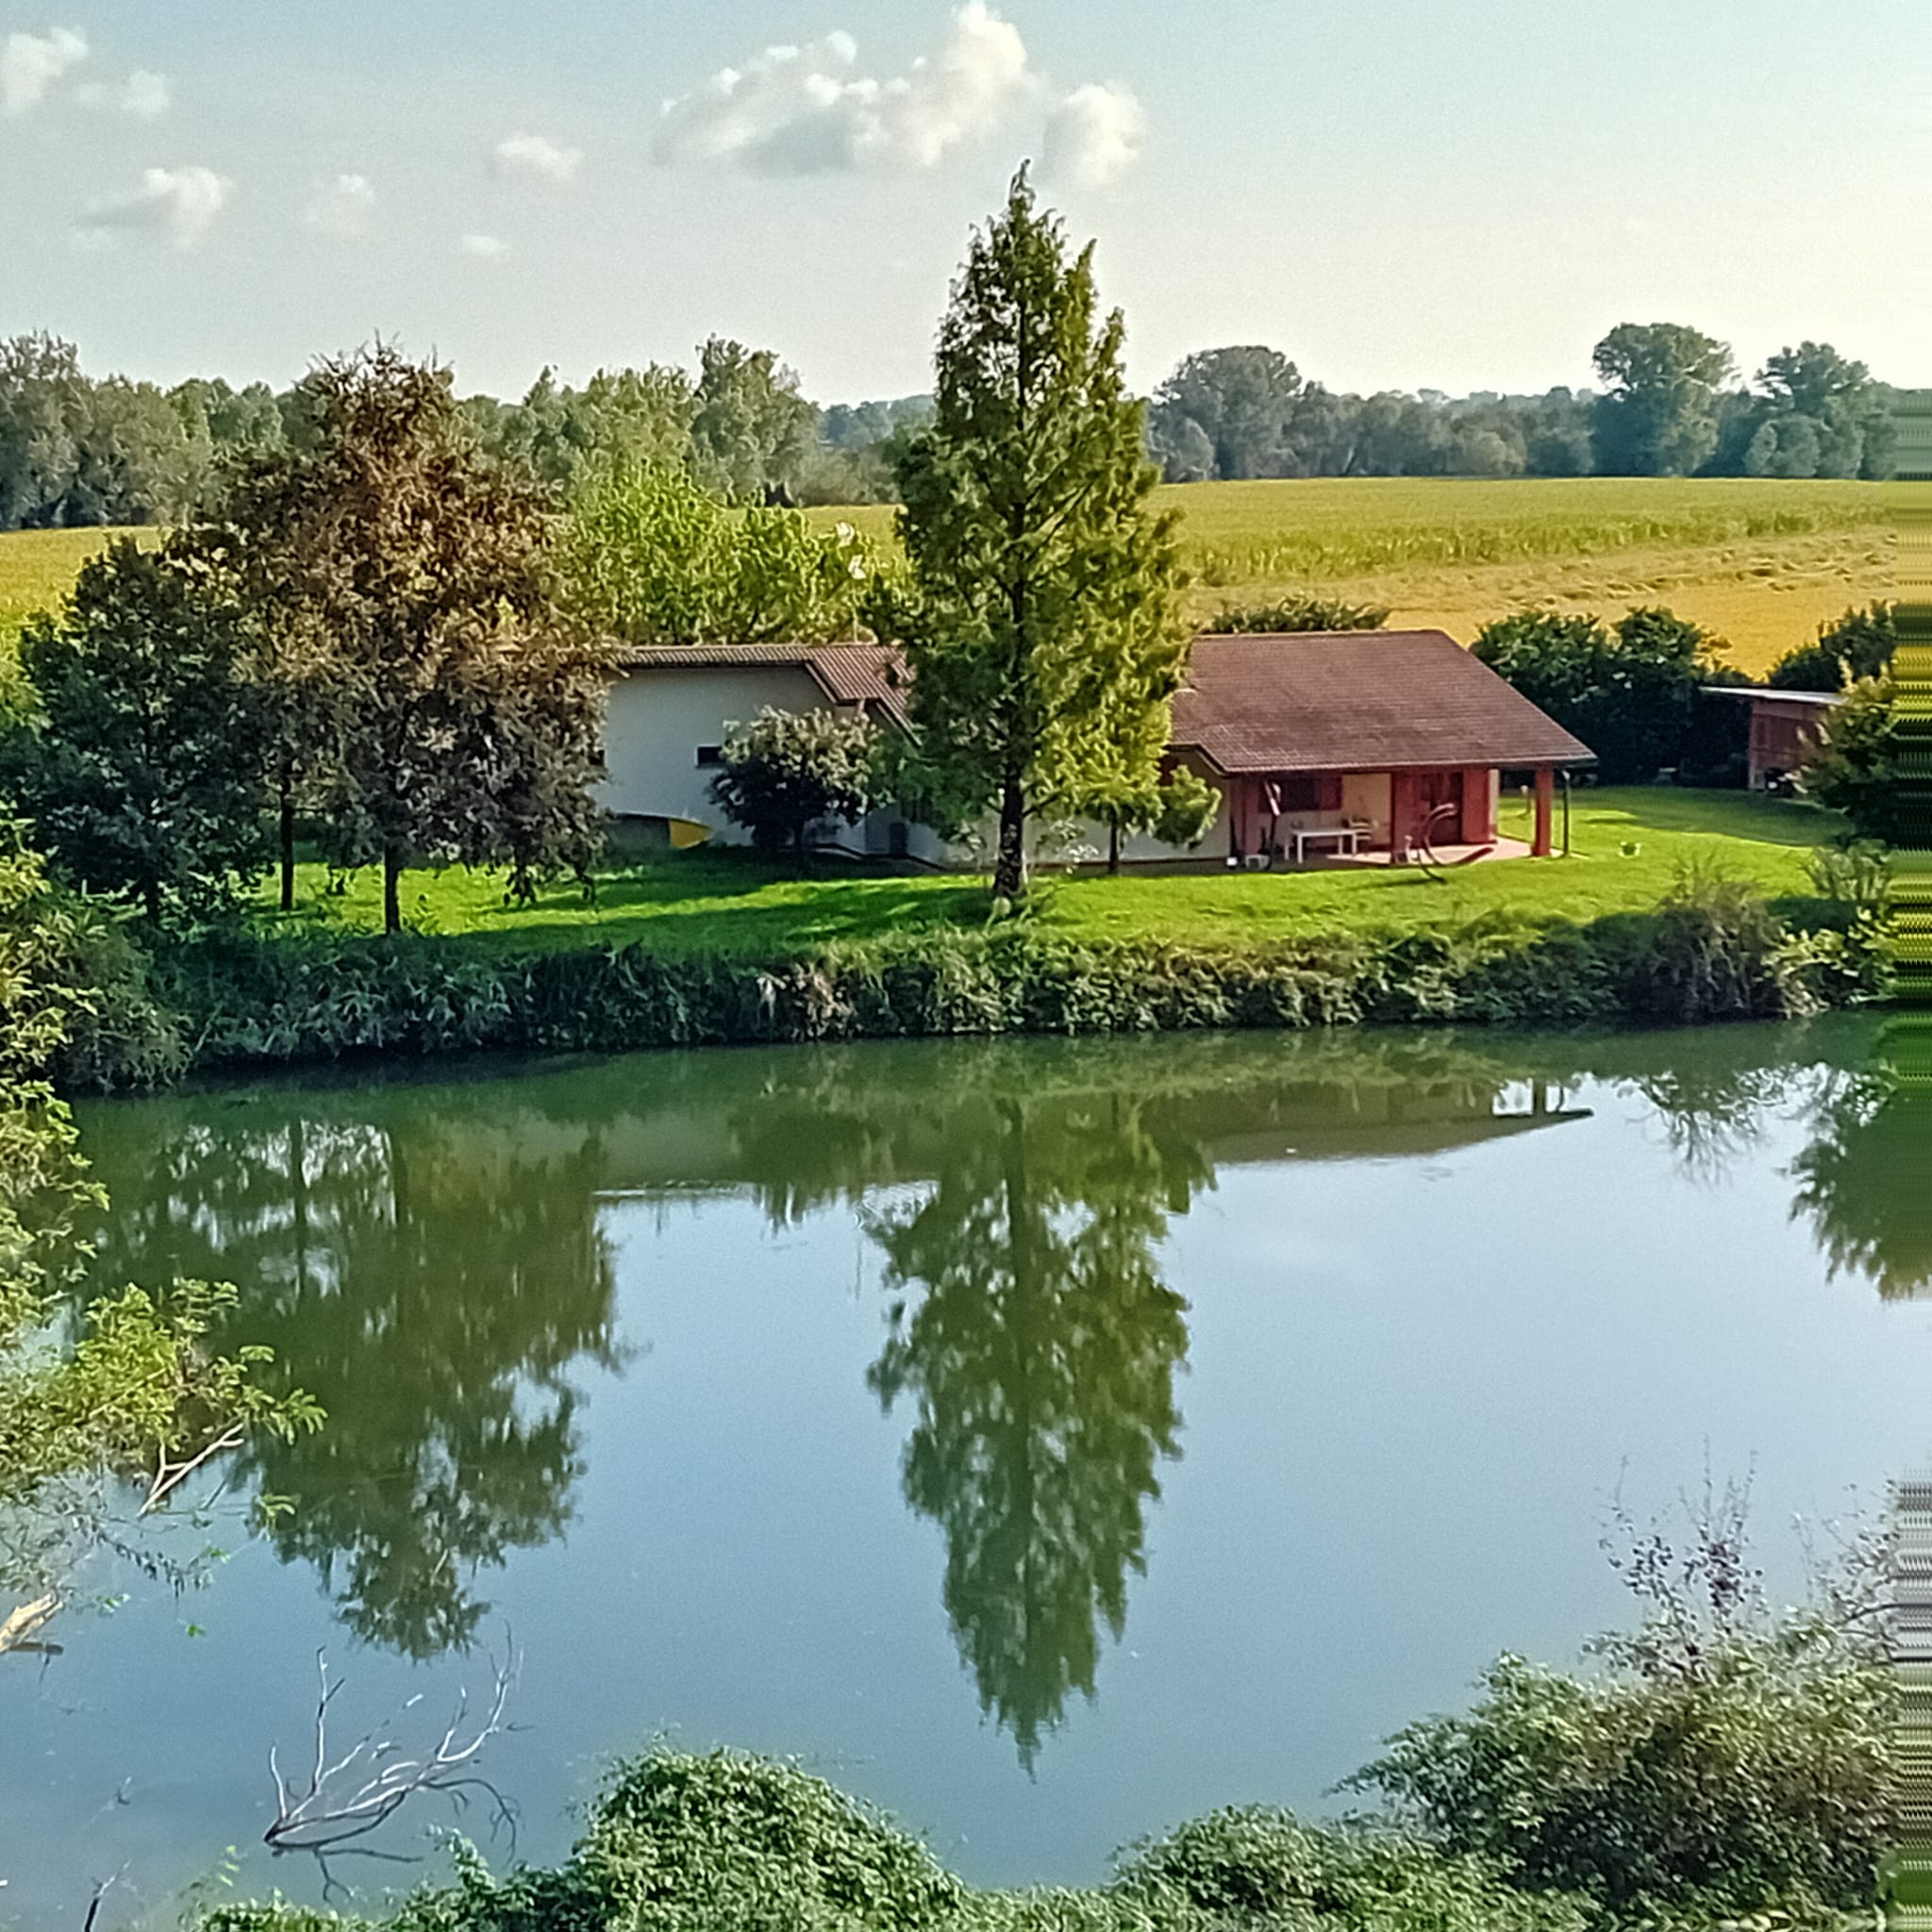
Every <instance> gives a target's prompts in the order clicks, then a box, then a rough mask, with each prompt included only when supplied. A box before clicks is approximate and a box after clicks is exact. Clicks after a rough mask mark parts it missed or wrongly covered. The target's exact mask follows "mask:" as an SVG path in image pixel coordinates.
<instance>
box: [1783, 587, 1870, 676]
mask: <svg viewBox="0 0 1932 1932" xmlns="http://www.w3.org/2000/svg"><path fill="white" fill-rule="evenodd" d="M1896 608H1897V607H1896V606H1894V605H1892V604H1890V603H1887V602H1885V601H1884V600H1883V599H1880V600H1878V601H1877V602H1874V603H1873V604H1869V605H1867V606H1866V607H1865V608H1862V609H1860V608H1857V607H1856V606H1855V607H1854V608H1851V609H1849V610H1847V611H1845V612H1844V613H1843V614H1842V615H1841V616H1839V617H1836V618H1832V619H1830V620H1829V621H1827V622H1826V623H1824V624H1821V625H1819V626H1818V640H1817V641H1816V642H1815V643H1809V644H1799V645H1797V646H1796V647H1795V648H1794V649H1792V650H1789V651H1787V652H1786V653H1785V654H1784V656H1783V657H1782V658H1779V659H1778V660H1777V662H1776V663H1775V664H1774V665H1773V666H1772V667H1771V670H1770V671H1769V672H1768V673H1767V674H1766V675H1765V680H1764V681H1765V682H1766V683H1767V684H1768V685H1770V686H1771V687H1772V688H1773V689H1774V690H1775V691H1842V690H1843V689H1844V688H1845V686H1846V685H1848V684H1853V683H1856V682H1857V680H1858V679H1860V678H1866V677H1883V676H1884V675H1886V673H1887V672H1888V671H1890V669H1891V654H1892V652H1893V651H1894V650H1896V649H1897V647H1898V625H1897V618H1896V614H1895V613H1896Z"/></svg>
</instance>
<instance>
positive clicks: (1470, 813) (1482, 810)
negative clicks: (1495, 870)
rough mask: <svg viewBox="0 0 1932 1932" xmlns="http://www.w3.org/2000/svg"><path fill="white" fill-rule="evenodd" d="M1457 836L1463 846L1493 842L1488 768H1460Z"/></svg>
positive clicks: (1480, 766) (1494, 826) (1483, 766)
mask: <svg viewBox="0 0 1932 1932" xmlns="http://www.w3.org/2000/svg"><path fill="white" fill-rule="evenodd" d="M1457 837H1458V838H1459V839H1460V840H1461V841H1462V842H1463V843H1464V844H1465V845H1488V844H1491V843H1493V842H1494V840H1495V837H1496V822H1495V819H1494V817H1493V816H1492V815H1491V811H1490V768H1489V766H1487V765H1465V766H1463V768H1462V823H1461V824H1460V825H1459V826H1458V827H1457Z"/></svg>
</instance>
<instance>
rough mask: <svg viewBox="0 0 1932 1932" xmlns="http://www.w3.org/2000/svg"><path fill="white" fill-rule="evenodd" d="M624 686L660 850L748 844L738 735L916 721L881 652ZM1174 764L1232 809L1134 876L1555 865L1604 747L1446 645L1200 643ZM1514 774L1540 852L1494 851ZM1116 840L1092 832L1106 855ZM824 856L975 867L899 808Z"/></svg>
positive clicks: (616, 774) (799, 651)
mask: <svg viewBox="0 0 1932 1932" xmlns="http://www.w3.org/2000/svg"><path fill="white" fill-rule="evenodd" d="M612 669H613V684H612V689H611V693H610V707H609V712H608V722H607V726H606V740H605V769H606V778H605V787H604V793H605V801H606V803H607V805H608V808H610V810H611V811H612V812H613V813H615V814H616V815H617V816H618V818H619V819H620V821H624V822H628V823H630V824H633V825H634V826H636V827H637V828H638V829H639V831H640V833H641V835H642V836H643V837H645V838H647V839H648V838H655V839H656V840H658V841H660V842H663V841H668V842H670V843H672V844H676V845H687V844H693V843H697V842H699V841H703V840H705V839H719V840H727V839H730V838H733V837H735V836H737V835H736V834H735V832H734V830H733V828H732V827H730V826H729V825H728V824H727V823H726V822H725V821H724V818H723V815H722V814H721V813H720V812H719V810H718V808H717V807H716V805H715V804H714V803H713V802H712V800H711V796H710V779H711V776H712V775H713V774H714V773H715V771H716V769H717V766H718V763H719V760H720V758H721V757H722V753H723V747H724V741H725V740H726V739H727V738H728V737H729V735H730V732H731V729H732V727H733V726H734V725H735V724H741V723H748V722H749V721H750V720H751V719H753V718H755V717H756V716H757V715H758V712H759V710H761V709H763V708H766V707H771V708H777V709H801V708H818V707H824V706H829V707H832V708H838V709H856V710H862V711H866V712H869V713H870V714H872V715H874V716H875V717H877V718H878V719H880V720H881V722H882V723H884V724H887V725H889V726H895V727H899V728H903V727H904V726H905V724H906V722H907V720H906V705H905V699H906V691H905V683H904V673H903V668H902V666H901V664H900V660H899V658H898V655H897V654H896V653H895V652H893V651H892V650H891V649H889V648H887V647H885V646H881V645H876V644H832V645H821V646H813V645H802V644H779V645H732V646H724V647H695V646H694V647H663V648H656V649H649V650H621V651H618V652H616V653H614V654H613V658H612ZM1169 757H1170V758H1171V759H1172V761H1173V762H1174V764H1175V765H1177V766H1186V767H1187V768H1188V769H1190V770H1191V771H1194V772H1196V773H1198V774H1200V775H1201V776H1203V777H1205V778H1206V779H1208V782H1209V783H1210V784H1212V785H1213V786H1214V787H1215V789H1216V790H1217V791H1219V792H1220V793H1221V800H1222V802H1221V808H1220V810H1219V812H1218V814H1217V816H1216V821H1215V824H1214V825H1213V827H1212V829H1211V830H1210V831H1209V833H1208V836H1207V838H1206V839H1205V840H1204V841H1203V842H1202V843H1201V844H1200V845H1199V846H1197V847H1195V848H1194V849H1193V850H1191V851H1182V850H1180V849H1178V848H1175V847H1172V846H1167V845H1163V844H1161V843H1159V842H1158V841H1155V840H1153V839H1149V838H1144V837H1142V838H1137V839H1133V840H1130V841H1127V843H1126V845H1125V846H1124V850H1123V853H1122V857H1123V858H1124V859H1125V860H1126V861H1127V862H1129V863H1162V864H1168V865H1173V864H1175V863H1181V862H1186V861H1193V862H1195V863H1200V862H1202V861H1204V860H1205V861H1207V862H1210V863H1219V864H1234V865H1241V866H1250V867H1266V866H1271V865H1276V864H1286V865H1305V864H1310V863H1316V862H1324V861H1334V860H1341V861H1354V862H1367V863H1389V862H1397V863H1401V862H1406V861H1407V860H1408V859H1410V858H1426V857H1429V856H1431V855H1435V856H1440V857H1445V858H1476V857H1490V856H1504V855H1506V854H1509V853H1512V852H1517V851H1527V852H1529V853H1531V854H1536V855H1544V854H1547V853H1549V852H1550V851H1551V850H1552V849H1553V840H1554V806H1555V799H1556V793H1557V780H1558V778H1559V777H1560V776H1563V775H1565V774H1569V773H1570V772H1572V771H1574V770H1576V769H1577V768H1579V767H1583V766H1587V765H1589V764H1591V762H1593V755H1592V753H1591V750H1590V748H1589V746H1587V745H1585V744H1584V743H1582V742H1581V741H1579V740H1577V739H1576V738H1574V736H1572V734H1571V733H1570V732H1568V731H1566V730H1564V729H1563V727H1562V726H1561V725H1559V724H1557V723H1556V721H1555V720H1554V719H1552V718H1551V717H1550V716H1549V715H1548V714H1547V713H1546V712H1544V711H1542V710H1541V709H1540V708H1538V707H1537V706H1536V705H1534V704H1532V703H1531V702H1530V701H1529V700H1528V699H1527V698H1525V697H1524V695H1523V694H1522V693H1521V692H1520V691H1516V690H1515V689H1514V688H1513V687H1512V686H1510V685H1509V684H1507V683H1506V682H1505V681H1504V679H1503V678H1501V677H1500V676H1498V675H1496V673H1495V672H1493V671H1491V669H1490V667H1489V666H1488V665H1486V664H1484V663H1482V662H1480V661H1479V660H1478V659H1477V658H1474V657H1472V656H1471V655H1470V654H1469V653H1468V652H1467V651H1465V650H1464V649H1463V648H1462V646H1461V645H1460V644H1458V643H1457V642H1456V641H1455V640H1454V639H1453V638H1451V637H1449V636H1448V635H1447V634H1446V633H1445V632H1442V631H1440V630H1407V631H1379V630H1378V631H1351V632H1301V633H1295V634H1293V635H1284V636H1272V637H1271V636H1254V635H1248V636H1207V637H1201V638H1197V639H1196V640H1195V641H1194V643H1193V645H1192V648H1191V654H1190V659H1189V669H1188V675H1187V679H1186V682H1185V683H1184V684H1183V686H1182V688H1181V689H1180V691H1177V692H1176V693H1175V696H1174V729H1173V737H1172V740H1171V742H1170V747H1169ZM1506 776H1517V777H1521V778H1522V779H1523V780H1524V782H1525V783H1527V785H1528V786H1529V788H1530V791H1531V795H1532V797H1533V798H1534V801H1535V809H1534V813H1533V819H1532V824H1533V831H1532V836H1531V839H1530V841H1529V842H1528V844H1527V846H1526V847H1525V846H1523V845H1521V844H1518V845H1514V846H1511V845H1508V844H1506V843H1505V842H1504V841H1501V840H1500V839H1499V837H1498V828H1497V805H1498V801H1499V797H1500V793H1501V788H1502V785H1503V783H1504V782H1505V779H1506ZM1102 838H1103V835H1101V834H1100V833H1099V832H1098V830H1097V829H1095V830H1093V831H1092V833H1091V838H1089V839H1088V840H1087V841H1086V845H1087V849H1088V851H1089V853H1090V854H1091V852H1092V851H1093V850H1094V849H1096V848H1097V847H1098V846H1099V845H1100V843H1101V842H1102ZM826 842H827V843H829V844H832V845H836V846H839V847H841V848H842V849H845V850H848V851H851V852H853V853H856V854H874V855H894V856H906V857H909V858H920V859H924V860H926V861H927V862H930V863H940V864H943V863H947V862H952V861H956V860H958V859H959V858H963V856H964V855H962V854H957V853H953V852H949V851H948V850H947V848H945V847H944V846H943V845H942V844H941V841H938V840H937V839H936V838H935V837H934V836H933V835H932V834H931V833H930V832H929V831H927V830H925V829H924V827H922V826H919V825H916V824H912V823H910V822H909V821H908V819H907V818H906V817H905V815H904V814H902V813H899V812H897V811H893V810H882V811H875V812H874V813H872V814H871V815H870V817H869V818H868V819H867V820H866V821H865V822H864V823H863V824H858V825H848V826H838V827H831V828H828V836H827V839H826ZM1076 842H1077V841H1076Z"/></svg>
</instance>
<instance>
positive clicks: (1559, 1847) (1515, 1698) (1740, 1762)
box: [1349, 1489, 1896, 1926]
mask: <svg viewBox="0 0 1932 1932" xmlns="http://www.w3.org/2000/svg"><path fill="white" fill-rule="evenodd" d="M1745 1501H1746V1498H1745V1495H1744V1492H1743V1491H1739V1490H1736V1489H1733V1490H1730V1491H1724V1492H1723V1493H1722V1494H1714V1493H1710V1492H1707V1496H1706V1499H1705V1502H1704V1505H1703V1507H1702V1508H1701V1509H1700V1510H1697V1511H1696V1512H1695V1513H1693V1516H1692V1539H1691V1542H1690V1544H1689V1545H1688V1547H1686V1548H1683V1549H1679V1548H1676V1547H1674V1545H1673V1544H1672V1542H1671V1541H1670V1540H1669V1539H1668V1537H1666V1536H1665V1535H1664V1534H1662V1533H1661V1532H1659V1531H1657V1530H1655V1529H1653V1530H1651V1531H1649V1532H1646V1533H1644V1534H1642V1535H1641V1536H1638V1535H1628V1532H1629V1528H1630V1526H1629V1524H1627V1522H1624V1523H1622V1524H1621V1525H1620V1526H1621V1527H1622V1528H1623V1529H1624V1531H1625V1533H1626V1535H1627V1536H1628V1541H1627V1547H1626V1548H1625V1550H1624V1553H1623V1554H1622V1556H1621V1557H1613V1561H1616V1562H1617V1564H1618V1567H1619V1569H1620V1570H1621V1571H1622V1572H1623V1574H1624V1580H1625V1581H1626V1583H1627V1584H1628V1585H1629V1586H1630V1588H1631V1589H1632V1590H1633V1591H1635V1592H1636V1593H1637V1595H1638V1596H1639V1597H1640V1598H1641V1600H1642V1601H1643V1602H1644V1604H1645V1614H1644V1616H1643V1618H1642V1620H1641V1623H1640V1624H1639V1625H1638V1627H1637V1628H1636V1629H1634V1630H1631V1631H1628V1632H1624V1633H1620V1634H1617V1635H1613V1636H1609V1637H1604V1638H1599V1639H1598V1640H1597V1641H1596V1642H1595V1643H1594V1644H1593V1645H1592V1646H1591V1649H1592V1651H1593V1652H1594V1654H1595V1655H1596V1657H1598V1658H1600V1659H1601V1663H1602V1666H1603V1668H1602V1669H1601V1670H1600V1672H1598V1673H1597V1674H1592V1675H1587V1676H1586V1675H1574V1674H1566V1673H1562V1672H1558V1671H1553V1670H1549V1669H1546V1668H1544V1667H1542V1666H1540V1665H1536V1664H1531V1663H1527V1662H1525V1661H1524V1659H1523V1658H1521V1657H1503V1658H1501V1659H1500V1660H1499V1661H1498V1662H1497V1663H1496V1664H1495V1665H1493V1666H1492V1667H1491V1670H1490V1671H1489V1672H1488V1673H1487V1674H1486V1675H1485V1676H1484V1678H1483V1680H1482V1694H1481V1696H1480V1697H1479V1698H1478V1700H1477V1702H1476V1704H1475V1706H1474V1708H1473V1709H1472V1710H1471V1711H1470V1712H1469V1713H1468V1714H1467V1715H1466V1716H1462V1717H1433V1718H1426V1719H1424V1721H1423V1722H1421V1723H1420V1724H1411V1725H1409V1726H1408V1727H1407V1729H1406V1730H1403V1731H1401V1732H1399V1733H1398V1734H1397V1735H1396V1736H1395V1737H1394V1738H1393V1739H1391V1740H1390V1748H1389V1750H1388V1752H1387V1755H1385V1756H1384V1757H1381V1758H1379V1759H1377V1760H1376V1761H1375V1762H1374V1763H1373V1764H1371V1765H1369V1766H1367V1767H1366V1768H1365V1769H1364V1770H1363V1771H1361V1772H1359V1773H1357V1774H1356V1776H1355V1777H1354V1778H1352V1779H1350V1780H1349V1788H1352V1789H1357V1790H1360V1789H1375V1790H1381V1791H1383V1792H1384V1793H1386V1794H1388V1795H1389V1796H1390V1797H1391V1798H1392V1799H1393V1800H1394V1801H1395V1802H1396V1803H1397V1805H1398V1806H1399V1807H1401V1809H1402V1811H1403V1813H1404V1814H1405V1815H1407V1816H1408V1817H1410V1818H1411V1819H1412V1820H1413V1821H1414V1822H1415V1823H1416V1824H1418V1825H1419V1826H1420V1827H1421V1828H1422V1829H1424V1831H1426V1832H1427V1833H1428V1835H1429V1838H1430V1840H1431V1841H1432V1842H1433V1843H1436V1844H1438V1845H1439V1846H1441V1848H1443V1849H1444V1850H1446V1851H1449V1852H1452V1853H1460V1854H1464V1855H1468V1856H1472V1857H1480V1858H1483V1859H1485V1860H1488V1861H1491V1865H1492V1868H1493V1869H1494V1870H1496V1871H1497V1872H1499V1873H1500V1874H1502V1875H1503V1876H1504V1878H1505V1879H1507V1881H1508V1882H1509V1883H1511V1884H1514V1885H1518V1886H1522V1887H1524V1888H1527V1889H1529V1890H1537V1891H1544V1890H1560V1891H1565V1892H1572V1893H1579V1894H1583V1895H1585V1896H1587V1897H1589V1898H1590V1899H1591V1900H1592V1901H1593V1902H1594V1903H1595V1904H1597V1905H1598V1906H1599V1907H1603V1908H1604V1910H1605V1914H1606V1916H1607V1919H1608V1921H1609V1922H1610V1923H1611V1924H1633V1925H1634V1924H1645V1925H1649V1924H1659V1923H1667V1924H1677V1923H1681V1924H1695V1925H1700V1926H1702V1925H1707V1924H1712V1923H1713V1922H1715V1921H1718V1920H1722V1919H1733V1918H1741V1917H1744V1916H1746V1915H1750V1914H1757V1913H1777V1914H1781V1915H1784V1916H1785V1917H1786V1918H1790V1919H1796V1920H1799V1921H1801V1922H1805V1923H1821V1924H1836V1923H1837V1920H1838V1914H1840V1913H1841V1912H1845V1911H1851V1910H1857V1909H1859V1908H1861V1907H1869V1906H1870V1904H1871V1901H1872V1896H1873V1889H1874V1878H1875V1874H1876V1871H1877V1865H1878V1860H1879V1857H1880V1856H1881V1854H1882V1853H1883V1851H1884V1850H1885V1849H1886V1847H1887V1845H1888V1844H1889V1842H1890V1837H1891V1834H1892V1832H1893V1830H1894V1828H1895V1824H1896V1810H1895V1806H1896V1786H1895V1782H1894V1765H1893V1759H1892V1757H1891V1752H1892V1728H1891V1724H1892V1718H1893V1709H1892V1697H1893V1687H1892V1680H1891V1674H1890V1669H1889V1667H1888V1665H1887V1662H1886V1658H1885V1653H1884V1648H1883V1643H1882V1640H1881V1638H1880V1637H1879V1635H1878V1634H1876V1632H1875V1631H1874V1627H1873V1625H1872V1624H1871V1622H1870V1613H1871V1611H1872V1609H1873V1607H1874V1605H1875V1604H1876V1603H1877V1602H1878V1600H1879V1599H1878V1595H1877V1592H1876V1591H1875V1589H1874V1582H1873V1578H1872V1577H1871V1576H1870V1575H1869V1574H1863V1564H1862V1561H1861V1560H1859V1559H1862V1558H1865V1557H1869V1556H1870V1552H1869V1551H1862V1550H1861V1551H1857V1552H1855V1560H1854V1561H1852V1562H1851V1563H1849V1564H1848V1565H1846V1566H1844V1572H1843V1574H1840V1575H1839V1576H1838V1577H1836V1578H1833V1579H1831V1580H1830V1581H1828V1582H1827V1584H1826V1586H1825V1587H1824V1589H1822V1590H1821V1591H1819V1592H1818V1594H1817V1597H1816V1599H1815V1601H1813V1602H1811V1603H1808V1604H1806V1605H1804V1606H1801V1607H1798V1608H1795V1609H1782V1610H1780V1609H1774V1608H1772V1607H1770V1606H1769V1604H1768V1602H1767V1600H1766V1598H1765V1596H1764V1594H1763V1591H1762V1587H1761V1584H1760V1583H1759V1580H1758V1577H1757V1572H1756V1571H1755V1570H1754V1569H1753V1568H1752V1567H1751V1564H1750V1559H1749V1551H1748V1547H1747V1544H1746V1541H1745V1536H1744V1508H1745Z"/></svg>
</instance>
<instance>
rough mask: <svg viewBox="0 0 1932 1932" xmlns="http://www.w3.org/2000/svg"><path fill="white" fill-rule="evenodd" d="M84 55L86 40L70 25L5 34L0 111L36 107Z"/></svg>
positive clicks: (0, 65) (17, 111) (0, 53)
mask: <svg viewBox="0 0 1932 1932" xmlns="http://www.w3.org/2000/svg"><path fill="white" fill-rule="evenodd" d="M86 58H87V42H86V40H85V38H83V36H81V35H80V34H78V33H76V32H75V30H74V29H73V28H72V27H66V26H56V27H49V28H48V29H47V31H46V32H45V33H44V34H26V33H19V34H8V36H7V38H6V39H5V40H4V41H0V114H8V115H11V114H25V112H26V111H27V109H28V108H38V107H39V106H40V104H41V103H42V101H43V100H45V99H46V97H47V95H48V93H49V92H52V90H53V89H54V88H55V87H56V86H58V84H59V82H60V79H61V77H62V76H63V75H65V74H66V73H67V72H68V71H69V69H71V68H75V67H77V66H79V65H80V63H81V62H82V61H83V60H85V59H86Z"/></svg>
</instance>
